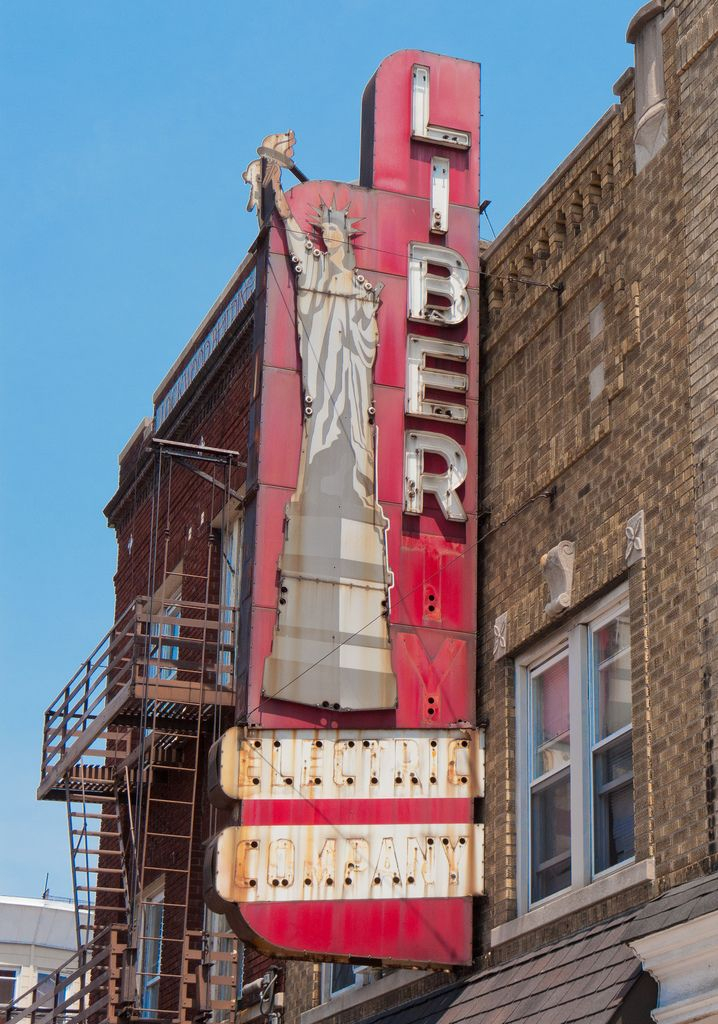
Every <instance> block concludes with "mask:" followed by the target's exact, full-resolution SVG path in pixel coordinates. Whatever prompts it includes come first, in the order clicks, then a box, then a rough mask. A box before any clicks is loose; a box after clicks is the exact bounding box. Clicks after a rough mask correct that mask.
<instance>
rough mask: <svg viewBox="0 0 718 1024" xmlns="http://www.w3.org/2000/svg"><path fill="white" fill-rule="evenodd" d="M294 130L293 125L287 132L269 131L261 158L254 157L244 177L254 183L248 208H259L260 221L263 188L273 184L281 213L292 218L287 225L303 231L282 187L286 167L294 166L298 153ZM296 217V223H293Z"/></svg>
mask: <svg viewBox="0 0 718 1024" xmlns="http://www.w3.org/2000/svg"><path fill="white" fill-rule="evenodd" d="M295 141H296V140H295V135H294V132H293V131H292V130H291V129H290V130H289V131H287V132H275V133H274V134H273V135H267V136H265V138H264V139H263V140H262V145H261V146H259V147H258V148H257V155H258V157H259V159H258V160H253V161H252V162H251V164H250V165H249V167H248V168H247V170H246V171H245V172H244V174H243V175H242V177H243V178H244V180H245V181H246V182H247V184H248V185H249V186H250V190H251V191H250V195H249V201H248V203H247V209H248V210H253V209H255V208H256V209H257V215H258V217H259V219H260V222H261V221H262V219H263V211H262V188H263V187H266V186H267V185H270V184H271V186H272V190H273V192H274V202H275V206H276V208H277V212H278V213H279V216H280V217H281V218H282V219H283V220H285V221H287V222H288V224H287V227H288V229H289V230H292V231H300V230H301V229H300V228H299V225H298V224H297V223H296V221H294V218H293V217H292V211H291V210H290V208H289V203H288V202H287V197H286V196H285V195H284V191H283V189H282V179H281V175H282V167H287V168H291V167H293V166H294V161H293V159H292V157H293V155H294V143H295ZM292 221H294V223H291V222H292Z"/></svg>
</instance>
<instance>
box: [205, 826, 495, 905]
mask: <svg viewBox="0 0 718 1024" xmlns="http://www.w3.org/2000/svg"><path fill="white" fill-rule="evenodd" d="M215 858H216V859H215V889H216V892H217V895H218V896H219V897H220V898H221V899H224V900H227V901H228V902H229V903H241V904H243V903H266V902H270V903H288V902H293V901H314V900H334V901H345V900H350V901H355V900H387V899H432V898H442V897H444V898H447V897H462V896H474V895H479V894H480V893H482V892H483V889H484V871H483V825H467V824H462V825H456V824H445V823H444V824H441V823H440V824H436V825H430V826H428V827H427V826H423V827H422V826H417V825H396V824H392V825H390V826H388V825H362V826H361V827H359V828H357V827H355V828H354V829H352V828H351V827H350V826H344V827H342V828H337V827H336V826H334V825H316V826H312V827H306V826H296V825H295V826H284V825H270V826H258V825H242V826H237V827H232V828H228V829H225V830H224V831H223V832H222V833H221V834H220V835H219V837H218V839H217V843H216V854H215Z"/></svg>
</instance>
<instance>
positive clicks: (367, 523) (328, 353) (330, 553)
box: [244, 132, 397, 710]
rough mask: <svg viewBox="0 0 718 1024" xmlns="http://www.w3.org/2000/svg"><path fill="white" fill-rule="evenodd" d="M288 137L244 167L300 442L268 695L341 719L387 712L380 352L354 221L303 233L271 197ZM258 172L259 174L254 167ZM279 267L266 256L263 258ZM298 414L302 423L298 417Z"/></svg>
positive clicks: (329, 217) (330, 219) (271, 141)
mask: <svg viewBox="0 0 718 1024" xmlns="http://www.w3.org/2000/svg"><path fill="white" fill-rule="evenodd" d="M293 148H294V133H293V132H287V133H286V134H284V135H274V136H268V137H267V138H266V139H265V140H264V143H263V145H262V146H261V147H260V148H259V149H258V151H257V152H258V153H259V155H260V158H261V159H260V160H256V161H254V162H253V163H252V164H250V166H249V168H248V169H247V171H246V172H245V176H244V177H245V180H246V181H248V182H249V183H250V185H251V187H252V195H251V196H250V201H249V206H250V208H251V207H252V206H254V205H258V202H259V201H261V200H260V197H261V188H262V185H265V186H266V185H268V184H269V183H271V185H272V188H273V191H274V198H275V205H276V209H277V212H278V213H279V215H280V217H281V218H282V221H283V223H284V232H285V237H286V241H287V248H288V250H289V257H290V260H291V266H292V269H293V272H294V279H295V285H296V328H297V335H298V340H299V354H300V357H301V365H302V398H303V403H302V404H303V417H304V423H303V439H302V450H301V457H300V464H299V474H298V480H297V489H296V491H295V493H294V495H293V496H292V499H291V501H290V502H289V504H288V506H287V510H286V517H287V523H286V532H285V538H284V544H283V548H282V554H281V557H280V562H279V575H280V579H281V585H280V591H281V592H280V601H279V614H278V617H277V621H276V624H275V630H274V638H273V644H272V652H271V655H270V656H269V657H268V658H267V659H266V662H265V667H264V678H263V692H264V694H265V695H266V696H270V697H275V696H276V697H278V698H280V699H282V700H290V701H296V702H298V703H301V704H311V705H315V706H320V707H326V708H332V709H335V710H339V709H344V710H348V709H370V708H392V707H395V705H396V696H397V694H396V678H395V675H394V672H393V670H392V665H391V648H390V643H389V625H388V611H389V589H390V587H391V585H392V582H393V580H392V575H391V572H390V571H389V567H388V563H387V557H386V531H387V529H388V526H389V524H388V521H387V519H386V517H385V516H384V513H383V511H382V509H381V506H380V505H379V502H378V500H377V496H376V451H375V448H376V443H377V437H376V429H375V427H374V422H373V421H374V404H373V386H372V371H373V367H374V362H375V359H376V353H377V346H378V344H379V331H378V327H377V310H378V307H379V293H380V291H381V287H382V286H381V285H380V284H374V283H372V282H371V281H370V280H368V278H367V277H366V276H365V275H364V274H363V273H362V272H361V271H360V270H359V269H358V268H357V266H356V261H355V256H354V250H353V246H352V238H353V237H354V236H355V235H356V234H357V230H356V219H355V218H353V217H350V215H349V207H346V208H345V209H337V207H336V204H335V201H334V198H333V197H332V200H331V201H330V202H329V204H327V203H326V202H325V201H324V200H323V199H322V200H320V205H319V209H318V210H316V211H315V212H316V218H315V219H314V220H313V222H312V223H313V224H314V225H315V226H316V227H317V228H318V230H319V234H320V237H321V240H322V245H323V247H321V248H320V246H319V245H318V244H317V242H316V241H314V240H312V238H310V237H309V235H308V234H307V232H305V231H304V230H303V229H302V227H301V226H300V225H299V223H298V222H297V220H296V219H295V217H294V216H293V214H292V211H291V209H290V207H289V203H288V201H287V198H286V196H285V195H284V192H283V191H282V186H281V167H282V166H285V167H291V166H293V164H292V159H291V158H292V154H293ZM258 165H259V166H258ZM272 258H274V259H277V257H271V256H270V259H272ZM297 415H301V412H300V410H299V409H298V410H297Z"/></svg>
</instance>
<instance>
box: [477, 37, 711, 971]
mask: <svg viewBox="0 0 718 1024" xmlns="http://www.w3.org/2000/svg"><path fill="white" fill-rule="evenodd" d="M676 41H677V32H676V25H675V22H674V23H673V25H671V26H669V27H668V28H667V29H666V31H665V32H664V58H665V70H666V82H667V89H668V104H669V142H668V145H667V146H666V147H665V148H664V149H663V150H661V151H660V152H659V153H658V155H657V156H655V157H654V158H653V160H652V161H651V162H650V163H649V164H648V166H647V167H645V168H644V170H642V171H641V173H640V174H639V175H636V174H635V173H634V161H633V82H632V77H631V76H630V75H628V76H625V77H624V79H623V83H622V94H621V97H620V98H621V105H620V108H618V109H617V110H614V111H612V112H609V114H607V115H606V117H605V118H604V119H603V121H602V122H601V123H600V124H599V126H598V127H597V129H596V130H595V131H594V132H593V133H592V134H591V135H590V136H589V137H588V138H587V140H586V141H585V143H584V145H583V146H582V148H581V152H580V154H579V155H578V157H577V158H576V159H575V160H572V161H570V163H569V165H568V166H565V167H563V168H562V169H560V170H559V172H558V174H557V175H556V176H555V177H554V179H553V180H552V181H551V182H549V183H548V185H547V186H545V187H544V189H542V191H541V193H539V196H538V197H537V200H534V201H533V202H532V204H531V205H530V208H529V210H528V211H527V212H526V213H525V215H523V216H522V217H521V218H520V220H519V221H518V222H517V223H516V224H514V225H513V226H510V227H509V229H508V230H507V231H506V232H504V233H503V234H502V236H500V237H499V239H498V240H497V242H495V243H493V244H492V245H491V247H490V248H489V250H488V253H487V255H486V275H487V276H486V295H487V305H488V318H487V319H488V322H486V321H485V324H484V330H485V338H484V346H483V352H484V367H483V374H482V377H483V381H484V394H483V409H484V418H483V423H482V427H483V451H484V453H485V454H484V458H485V462H484V466H483V472H482V487H483V503H484V505H485V506H486V507H487V508H488V509H490V511H491V519H490V524H489V526H490V531H491V532H490V533H489V535H488V536H487V538H486V541H485V543H484V544H483V545H482V548H481V553H482V565H481V570H480V571H481V589H482V592H483V609H482V615H481V620H480V625H479V628H480V635H481V636H482V637H483V657H482V658H481V679H480V692H481V696H482V701H483V707H484V711H485V714H486V717H487V719H488V721H489V728H488V731H487V758H488V761H487V777H488V796H487V808H486V820H487V822H490V823H491V828H490V829H487V840H488V847H487V885H488V890H489V893H490V894H491V895H490V901H491V907H492V909H491V914H490V915H489V917H490V920H487V921H486V922H485V936H484V938H485V940H488V935H487V934H486V931H487V930H488V927H489V926H496V925H497V924H501V923H503V922H505V921H508V920H510V919H511V918H513V917H514V916H515V914H516V890H515V878H516V849H515V842H516V821H515V813H516V809H515V792H516V775H515V758H514V750H515V732H514V727H515V720H514V713H515V709H514V706H513V703H514V695H513V689H514V672H513V665H512V664H511V662H510V661H509V663H508V664H506V663H505V662H500V663H499V664H498V665H497V666H496V667H494V665H493V662H492V657H491V648H492V640H493V629H492V627H493V622H494V620H495V618H496V616H497V615H499V614H501V613H503V612H507V613H508V649H509V654H510V655H517V654H519V653H520V652H521V651H522V650H525V649H526V648H527V646H529V645H530V644H532V643H533V642H534V641H536V640H538V639H540V638H543V637H547V636H550V634H551V631H552V630H553V629H555V628H556V627H555V626H553V625H552V624H551V623H549V622H548V621H547V619H546V616H545V614H544V611H543V608H544V603H545V601H546V590H545V584H544V580H543V576H542V572H541V569H540V565H539V561H540V557H541V555H542V554H543V553H544V552H546V551H548V550H549V549H550V548H551V547H553V546H554V545H555V544H557V543H558V541H559V540H561V539H570V540H573V541H574V542H575V544H576V569H575V577H574V584H573V607H574V608H576V607H579V608H580V607H581V605H586V604H588V603H589V602H590V601H591V600H593V599H594V598H596V597H598V596H599V595H600V594H601V593H602V592H605V591H607V590H610V588H612V587H613V586H615V585H617V584H618V583H619V582H620V581H621V580H623V579H624V578H628V581H629V594H630V604H631V623H632V678H633V702H634V719H633V725H634V768H635V780H634V785H635V794H636V800H635V811H636V859H637V860H641V859H643V858H645V857H647V856H649V855H655V859H656V872H657V876H658V882H659V886H661V887H665V886H668V885H670V884H674V883H676V882H678V881H681V880H684V879H685V878H687V877H690V876H691V875H692V874H694V873H696V872H697V871H699V870H700V866H701V862H702V860H703V858H704V857H705V855H706V828H705V802H704V800H705V797H704V792H703V789H704V785H703V772H704V763H705V752H704V748H705V738H704V734H703V728H704V720H703V719H704V716H703V708H702V685H701V673H700V666H699V655H698V646H697V608H696V591H695V557H694V538H693V527H694V509H693V493H692V487H693V459H692V448H691V436H690V430H689V424H688V420H687V417H686V414H685V411H686V408H687V406H688V401H689V383H690V377H689V359H688V348H687V338H686V305H685V303H686V292H685V285H686V279H685V262H684V247H685V232H684V224H683V218H682V194H681V184H680V183H681V145H680V128H679V125H680V123H681V122H680V121H679V100H680V97H679V83H678V79H677V77H676V74H675V62H674V61H675V49H676ZM546 239H548V241H549V244H548V246H546V244H545V242H546ZM552 239H553V242H552ZM547 249H548V252H547ZM514 276H515V277H518V278H519V280H516V279H513V280H512V278H514ZM521 278H528V279H532V280H537V281H539V282H542V283H545V284H546V285H549V286H554V288H555V286H557V285H560V286H561V288H562V291H561V292H560V295H559V294H558V293H557V292H556V291H555V290H553V289H552V288H550V287H549V288H541V287H537V286H533V285H529V284H522V283H521V282H520V279H521ZM599 310H600V312H598V311H599ZM597 368H598V369H597ZM601 378H602V379H603V387H602V388H601V387H599V386H598V385H597V384H596V383H595V382H596V381H597V380H598V382H599V383H600V381H601ZM592 390H593V394H592ZM596 392H598V393H596ZM552 488H555V494H554V496H553V497H551V498H546V497H541V496H540V495H541V493H542V492H543V493H546V492H549V491H550V490H551V489H552ZM639 509H643V510H644V512H645V517H646V535H647V558H646V561H645V563H637V564H636V565H634V566H633V567H632V568H631V569H630V570H628V571H627V568H626V563H625V560H624V549H625V534H624V528H625V524H626V521H627V519H628V518H629V517H630V516H631V515H632V514H633V513H635V512H637V511H638V510H639ZM507 520H508V521H507ZM501 524H505V525H501ZM647 895H649V892H648V891H647V889H646V887H645V886H644V887H642V888H639V889H635V890H632V891H628V892H627V893H625V894H623V895H622V896H620V897H614V898H612V899H611V900H610V901H609V902H608V903H606V904H605V905H601V904H598V905H595V906H594V907H593V908H591V909H590V910H589V911H582V912H581V913H580V914H578V915H576V916H575V917H574V918H568V919H563V920H561V921H560V922H558V923H557V924H556V925H554V926H552V927H551V928H548V929H546V930H545V931H543V932H541V933H540V934H537V933H533V934H530V935H529V936H527V937H526V938H525V939H524V940H523V941H521V942H518V943H515V944H513V945H511V946H509V947H506V948H505V949H502V950H500V951H498V954H497V955H498V956H501V957H503V956H509V955H514V954H515V953H517V952H521V951H523V950H524V949H526V948H531V947H532V946H536V945H539V944H541V943H542V942H545V941H549V940H551V939H553V938H555V937H557V936H559V935H561V934H565V933H568V932H571V931H573V930H574V929H576V928H578V927H583V926H585V925H586V924H589V923H591V922H592V921H593V920H596V919H600V918H601V917H605V916H607V915H608V914H610V913H615V912H617V911H618V910H620V909H623V907H625V906H630V905H632V904H636V903H638V902H642V901H643V900H644V899H645V898H646V896H647Z"/></svg>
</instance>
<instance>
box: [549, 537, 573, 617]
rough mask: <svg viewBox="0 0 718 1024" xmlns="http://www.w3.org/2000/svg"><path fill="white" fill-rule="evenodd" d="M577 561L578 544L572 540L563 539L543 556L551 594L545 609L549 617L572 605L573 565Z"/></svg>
mask: <svg viewBox="0 0 718 1024" xmlns="http://www.w3.org/2000/svg"><path fill="white" fill-rule="evenodd" d="M575 561H576V545H575V544H574V542H573V541H572V540H561V541H559V542H558V544H557V545H556V547H554V548H551V550H550V551H547V552H546V554H545V555H542V556H541V568H542V569H543V574H544V577H545V579H546V584H547V586H548V589H549V593H550V595H551V600H550V601H549V602H548V604H547V605H546V607H545V608H544V611H545V612H546V615H548V617H549V618H554V617H555V616H556V615H560V614H561V612H564V611H565V610H566V609H567V608H569V607H570V605H571V587H572V585H573V566H574V562H575Z"/></svg>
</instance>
